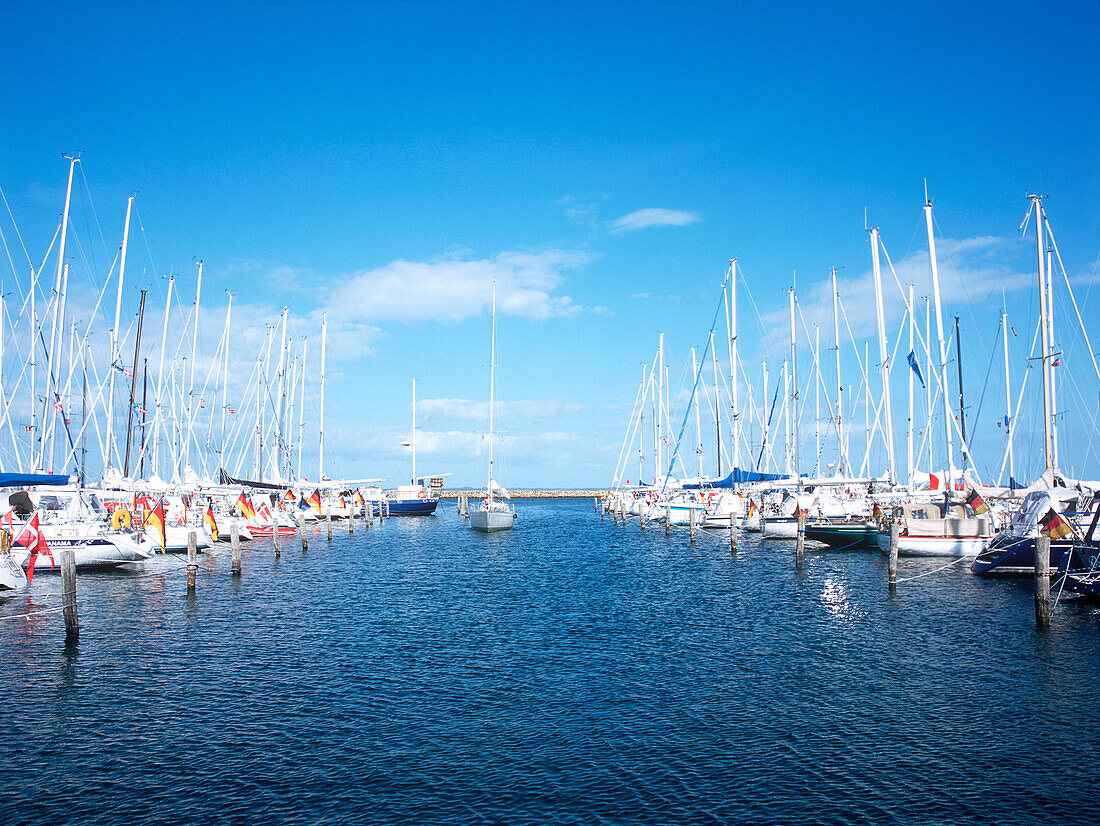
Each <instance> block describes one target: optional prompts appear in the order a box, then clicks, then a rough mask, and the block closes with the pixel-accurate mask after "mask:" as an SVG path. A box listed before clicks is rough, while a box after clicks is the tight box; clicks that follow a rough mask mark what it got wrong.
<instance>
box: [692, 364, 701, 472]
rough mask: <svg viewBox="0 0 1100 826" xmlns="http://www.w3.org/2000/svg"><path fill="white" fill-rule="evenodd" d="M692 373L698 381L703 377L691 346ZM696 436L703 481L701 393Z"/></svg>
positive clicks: (696, 418) (696, 450) (696, 409)
mask: <svg viewBox="0 0 1100 826" xmlns="http://www.w3.org/2000/svg"><path fill="white" fill-rule="evenodd" d="M691 375H692V380H693V381H696V382H698V381H699V379H700V378H701V375H700V373H699V365H698V364H696V362H695V348H694V347H692V348H691ZM695 436H696V439H697V440H698V445H697V446H696V448H695V454H696V455H697V456H698V457H699V481H700V482H702V481H703V424H702V419H701V418H700V414H699V395H698V393H696V395H695Z"/></svg>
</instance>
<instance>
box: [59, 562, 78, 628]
mask: <svg viewBox="0 0 1100 826" xmlns="http://www.w3.org/2000/svg"><path fill="white" fill-rule="evenodd" d="M61 610H62V613H63V614H64V615H65V644H66V645H68V644H70V643H75V642H78V641H79V640H80V620H79V619H78V618H77V615H76V551H74V550H73V549H72V548H64V549H62V551H61Z"/></svg>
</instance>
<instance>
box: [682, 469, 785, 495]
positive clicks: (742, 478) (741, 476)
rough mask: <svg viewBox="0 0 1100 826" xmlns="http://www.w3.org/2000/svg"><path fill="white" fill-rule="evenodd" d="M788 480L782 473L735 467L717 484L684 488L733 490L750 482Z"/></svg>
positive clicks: (686, 486)
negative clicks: (760, 471) (759, 471)
mask: <svg viewBox="0 0 1100 826" xmlns="http://www.w3.org/2000/svg"><path fill="white" fill-rule="evenodd" d="M786 478H787V477H786V476H784V475H783V474H781V473H757V472H756V471H752V470H742V469H741V468H739V467H735V468H734V469H733V470H731V471H730V473H729V476H727V477H726V478H725V479H719V480H718V481H717V482H707V483H706V484H705V485H684V487H685V488H686V489H689V490H695V489H697V488H732V487H733V486H734V485H744V484H747V483H748V482H771V481H774V480H775V479H786Z"/></svg>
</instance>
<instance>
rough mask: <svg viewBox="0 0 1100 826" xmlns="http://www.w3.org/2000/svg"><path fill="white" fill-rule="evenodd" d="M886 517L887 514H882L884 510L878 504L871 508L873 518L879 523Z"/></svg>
mask: <svg viewBox="0 0 1100 826" xmlns="http://www.w3.org/2000/svg"><path fill="white" fill-rule="evenodd" d="M885 516H886V514H884V513H883V512H882V508H880V507H879V506H878V502H875V504H874V506H873V507H872V508H871V518H872V519H873V520H875V521H876V522H877V521H878V520H880V519H882V518H883V517H885Z"/></svg>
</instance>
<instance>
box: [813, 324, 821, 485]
mask: <svg viewBox="0 0 1100 826" xmlns="http://www.w3.org/2000/svg"><path fill="white" fill-rule="evenodd" d="M820 356H821V325H820V324H815V325H814V442H815V444H816V448H817V450H816V452H815V454H814V455H815V456H816V458H815V459H814V476H817V477H820V476H821V361H820Z"/></svg>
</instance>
